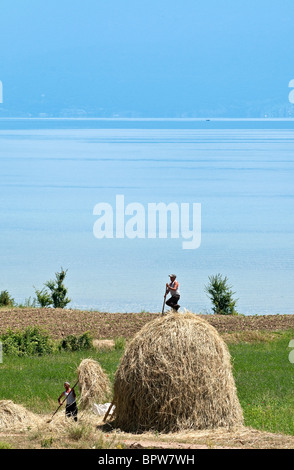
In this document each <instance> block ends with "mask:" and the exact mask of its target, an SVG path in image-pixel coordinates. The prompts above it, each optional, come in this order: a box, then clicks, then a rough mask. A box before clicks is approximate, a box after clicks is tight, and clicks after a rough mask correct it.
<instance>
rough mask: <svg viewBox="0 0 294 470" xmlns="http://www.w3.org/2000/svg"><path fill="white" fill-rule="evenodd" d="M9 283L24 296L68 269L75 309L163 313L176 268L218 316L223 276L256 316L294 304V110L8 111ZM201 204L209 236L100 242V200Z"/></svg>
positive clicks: (4, 242) (4, 159) (188, 291)
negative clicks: (185, 241)
mask: <svg viewBox="0 0 294 470" xmlns="http://www.w3.org/2000/svg"><path fill="white" fill-rule="evenodd" d="M0 162H1V198H0V216H1V232H0V243H1V273H0V290H5V289H7V290H8V291H9V293H10V294H11V295H12V297H14V298H15V300H16V301H17V302H24V300H25V299H26V298H28V297H29V296H31V297H34V287H33V286H35V287H37V288H41V287H42V285H43V283H44V282H45V281H47V280H48V279H51V278H53V277H54V273H55V272H56V271H57V270H58V269H59V268H60V267H61V266H62V267H64V268H65V269H66V268H67V269H68V274H67V278H66V285H67V286H68V288H69V296H70V297H71V299H72V302H71V304H70V306H71V307H74V308H85V309H99V310H102V311H106V310H108V311H111V312H119V311H120V312H127V311H133V312H140V311H142V310H146V311H152V312H158V311H161V307H162V301H163V294H164V286H165V283H166V282H167V281H168V274H169V273H171V272H175V273H176V274H177V275H178V279H179V282H180V290H181V300H180V304H181V306H182V307H185V308H187V309H190V310H192V311H194V312H202V313H206V312H207V313H208V312H209V311H210V308H211V305H210V301H209V299H208V298H207V296H206V294H205V292H204V287H205V285H206V284H207V282H208V276H210V275H213V274H217V273H221V274H223V275H225V276H227V277H228V279H229V283H230V284H231V285H232V287H233V290H234V291H235V292H236V295H235V296H236V297H237V298H238V299H239V300H238V304H237V310H238V311H239V312H240V313H244V314H260V315H261V314H276V313H280V314H290V313H293V304H294V293H293V288H292V284H293V274H294V267H293V258H294V256H293V255H294V250H293V248H294V242H293V232H294V218H293V208H294V198H293V196H294V192H293V187H294V184H293V180H294V178H293V177H294V173H293V171H294V130H293V122H291V120H285V121H284V122H283V121H282V120H280V122H279V120H276V121H275V122H274V121H273V120H271V121H262V120H256V122H254V120H251V121H248V122H246V121H244V120H243V121H240V120H234V121H229V122H228V121H227V120H211V121H206V120H205V119H203V120H182V121H180V120H123V121H120V120H104V121H103V120H68V121H66V120H1V122H0ZM118 194H123V195H124V197H125V202H126V204H128V203H131V202H138V203H141V204H142V205H144V206H145V207H147V204H148V203H149V202H165V203H166V204H168V203H170V202H176V203H178V204H181V203H190V204H192V203H193V202H194V203H201V206H202V242H201V246H200V248H199V249H196V250H183V249H182V240H181V239H171V238H169V237H168V238H167V239H159V238H156V239H148V238H145V239H135V240H131V239H128V238H124V239H116V238H114V239H102V240H98V239H96V238H95V237H94V235H93V225H94V222H95V220H96V219H97V217H96V216H94V215H93V208H94V206H95V204H97V203H99V202H108V203H110V204H112V205H113V207H115V197H116V195H118Z"/></svg>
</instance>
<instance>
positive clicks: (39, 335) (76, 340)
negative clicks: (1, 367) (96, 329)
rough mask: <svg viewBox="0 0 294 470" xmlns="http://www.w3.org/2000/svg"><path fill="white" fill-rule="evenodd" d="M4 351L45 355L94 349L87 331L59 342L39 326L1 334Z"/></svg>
mask: <svg viewBox="0 0 294 470" xmlns="http://www.w3.org/2000/svg"><path fill="white" fill-rule="evenodd" d="M0 341H1V342H2V350H3V353H4V354H6V355H10V356H35V355H37V356H43V355H45V354H53V353H55V352H58V351H63V350H65V351H82V350H87V349H92V347H93V346H92V337H91V335H90V334H89V333H88V332H86V333H83V334H82V335H80V336H76V335H69V336H67V337H66V338H64V339H62V340H61V341H59V342H56V341H54V340H53V339H52V338H51V337H50V335H49V334H48V333H46V332H45V331H43V330H40V329H39V328H37V327H27V328H26V329H25V330H24V331H19V330H18V331H13V330H12V329H9V330H7V331H6V332H5V333H2V334H1V335H0Z"/></svg>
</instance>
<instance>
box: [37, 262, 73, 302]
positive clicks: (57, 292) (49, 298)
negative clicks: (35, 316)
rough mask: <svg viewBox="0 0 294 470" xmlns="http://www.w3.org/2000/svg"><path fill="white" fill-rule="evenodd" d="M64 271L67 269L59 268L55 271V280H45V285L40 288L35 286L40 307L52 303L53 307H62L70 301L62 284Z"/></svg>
mask: <svg viewBox="0 0 294 470" xmlns="http://www.w3.org/2000/svg"><path fill="white" fill-rule="evenodd" d="M66 273H67V270H66V271H65V270H64V269H63V268H61V271H60V272H57V273H55V280H53V281H52V280H51V281H47V282H45V287H43V289H41V290H38V289H36V288H35V293H36V296H37V302H38V303H39V305H40V307H50V306H51V305H52V306H53V307H54V308H64V307H66V305H67V304H68V303H69V302H70V301H71V299H69V298H68V297H67V288H66V287H65V286H64V284H63V281H64V279H65V276H66ZM46 288H48V289H49V291H48V290H47V289H46Z"/></svg>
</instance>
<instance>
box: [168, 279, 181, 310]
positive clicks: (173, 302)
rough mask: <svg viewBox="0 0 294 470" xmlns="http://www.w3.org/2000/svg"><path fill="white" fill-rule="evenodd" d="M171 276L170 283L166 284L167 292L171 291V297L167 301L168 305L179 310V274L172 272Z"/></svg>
mask: <svg viewBox="0 0 294 470" xmlns="http://www.w3.org/2000/svg"><path fill="white" fill-rule="evenodd" d="M169 278H170V283H169V284H168V283H167V284H166V294H168V293H170V294H171V297H170V298H169V299H168V300H167V301H166V305H168V306H169V307H171V309H172V310H175V311H176V312H177V311H178V310H179V308H180V305H179V304H178V302H179V300H180V290H179V283H178V281H176V278H177V276H176V275H175V274H170V275H169Z"/></svg>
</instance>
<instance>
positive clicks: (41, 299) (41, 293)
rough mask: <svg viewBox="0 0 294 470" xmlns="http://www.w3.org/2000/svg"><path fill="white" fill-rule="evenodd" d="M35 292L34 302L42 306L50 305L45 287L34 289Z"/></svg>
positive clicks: (49, 298) (49, 296)
mask: <svg viewBox="0 0 294 470" xmlns="http://www.w3.org/2000/svg"><path fill="white" fill-rule="evenodd" d="M35 293H36V296H37V299H36V302H38V304H39V306H40V307H42V308H44V307H50V306H51V305H52V299H51V295H50V294H49V292H48V291H46V289H45V287H44V288H43V289H41V290H38V289H35Z"/></svg>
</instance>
